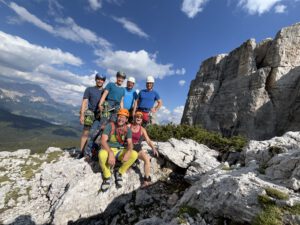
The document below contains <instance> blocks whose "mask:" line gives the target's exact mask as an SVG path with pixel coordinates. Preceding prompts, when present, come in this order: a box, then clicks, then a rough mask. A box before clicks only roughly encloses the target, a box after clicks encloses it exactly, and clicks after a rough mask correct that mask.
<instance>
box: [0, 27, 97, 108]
mask: <svg viewBox="0 0 300 225" xmlns="http://www.w3.org/2000/svg"><path fill="white" fill-rule="evenodd" d="M0 40H1V42H0V76H6V77H9V78H14V79H20V80H25V81H28V82H32V83H35V84H38V85H41V86H42V87H43V88H45V90H47V92H49V94H50V95H51V96H52V97H53V98H54V99H56V100H57V101H61V102H65V103H72V104H74V103H76V104H79V103H80V100H81V98H82V92H83V91H84V89H85V87H86V86H90V85H93V84H94V75H93V74H91V75H86V76H79V75H77V74H74V73H72V72H70V71H68V70H65V69H57V68H55V67H56V66H57V65H58V66H59V68H62V67H63V66H64V65H65V64H69V65H73V66H80V65H82V61H81V59H80V58H78V57H76V56H74V55H72V54H71V53H68V52H63V51H62V50H60V49H51V48H47V47H41V46H38V45H34V44H31V43H29V42H28V41H26V40H24V39H22V38H20V37H17V36H12V35H10V34H7V33H4V32H2V31H0Z"/></svg>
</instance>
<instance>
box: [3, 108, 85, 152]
mask: <svg viewBox="0 0 300 225" xmlns="http://www.w3.org/2000/svg"><path fill="white" fill-rule="evenodd" d="M79 136H80V130H79V129H75V128H72V127H69V126H61V125H54V124H52V123H49V122H46V121H44V120H40V119H35V118H31V117H25V116H19V115H14V114H12V113H10V112H8V111H6V110H4V109H0V151H3V150H7V151H11V150H16V149H20V148H29V149H31V150H33V151H44V150H45V149H46V148H47V147H49V146H57V147H61V148H64V147H71V146H77V145H78V143H79Z"/></svg>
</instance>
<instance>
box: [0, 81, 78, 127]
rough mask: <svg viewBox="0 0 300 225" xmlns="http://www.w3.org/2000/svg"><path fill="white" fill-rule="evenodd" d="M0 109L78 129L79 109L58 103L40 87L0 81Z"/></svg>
mask: <svg viewBox="0 0 300 225" xmlns="http://www.w3.org/2000/svg"><path fill="white" fill-rule="evenodd" d="M0 108H2V109H5V110H7V111H9V112H11V113H13V114H16V115H22V116H26V117H32V118H37V119H41V120H45V121H47V122H50V123H53V124H62V125H68V126H75V127H78V111H79V109H78V108H79V107H75V106H72V105H68V104H63V103H58V102H56V101H55V100H53V99H52V98H51V97H50V95H49V94H48V93H47V91H45V90H44V89H43V88H42V87H40V86H38V85H35V84H31V83H21V82H16V81H13V80H9V79H0Z"/></svg>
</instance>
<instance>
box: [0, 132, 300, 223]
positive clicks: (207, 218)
mask: <svg viewBox="0 0 300 225" xmlns="http://www.w3.org/2000/svg"><path fill="white" fill-rule="evenodd" d="M157 145H158V149H159V152H160V157H159V158H152V160H151V165H152V171H151V173H152V180H153V184H152V185H150V186H149V187H147V188H144V189H143V188H141V186H140V185H141V176H142V171H143V163H142V162H140V163H139V164H138V165H137V166H136V167H134V168H131V169H130V170H129V171H128V172H127V173H126V175H125V178H124V179H125V182H124V183H125V185H124V187H122V188H120V189H117V188H116V187H115V185H113V186H112V187H111V188H110V189H109V190H108V191H107V192H105V193H103V192H101V191H99V189H100V185H101V182H102V178H101V173H100V171H99V168H98V166H97V164H96V163H87V162H85V161H84V160H83V159H81V160H78V159H75V158H74V156H73V154H72V151H62V150H61V149H58V148H48V149H47V151H46V153H45V154H30V150H18V151H16V152H0V213H1V214H0V223H1V224H22V225H23V224H58V225H60V224H95V225H96V224H98V225H102V224H103V225H104V224H111V225H113V224H139V225H146V224H149V225H150V224H153V225H154V224H170V225H171V224H203V225H205V224H229V223H231V222H234V223H235V224H267V223H268V222H269V224H300V194H299V188H300V183H299V182H300V172H299V171H300V132H288V133H286V134H285V135H284V136H282V137H275V138H272V139H271V140H267V141H250V142H249V144H248V145H247V146H246V147H245V148H244V149H243V151H242V152H241V153H240V154H237V153H229V154H228V155H229V156H228V155H227V159H231V156H230V155H234V156H235V157H237V160H234V161H232V160H228V162H229V163H228V162H219V161H218V160H217V159H222V158H223V159H224V157H220V156H219V153H218V152H217V151H215V150H212V149H209V148H208V147H207V146H205V145H201V144H198V143H196V142H194V141H192V140H187V139H185V140H176V139H170V140H169V141H168V142H159V143H157ZM233 162H234V163H233ZM270 221H271V222H270Z"/></svg>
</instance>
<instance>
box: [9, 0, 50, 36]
mask: <svg viewBox="0 0 300 225" xmlns="http://www.w3.org/2000/svg"><path fill="white" fill-rule="evenodd" d="M9 7H10V8H11V9H12V10H14V11H15V13H17V14H18V15H19V16H20V18H21V19H22V20H24V21H26V22H29V23H32V24H34V25H35V26H37V27H39V28H41V29H42V30H45V31H48V32H49V33H53V32H54V30H53V27H52V26H51V25H49V24H47V23H44V22H43V21H41V20H40V19H39V18H37V17H36V16H35V15H32V14H31V13H30V12H28V11H27V9H25V8H23V7H21V6H19V5H17V4H16V3H14V2H11V3H10V4H9Z"/></svg>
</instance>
